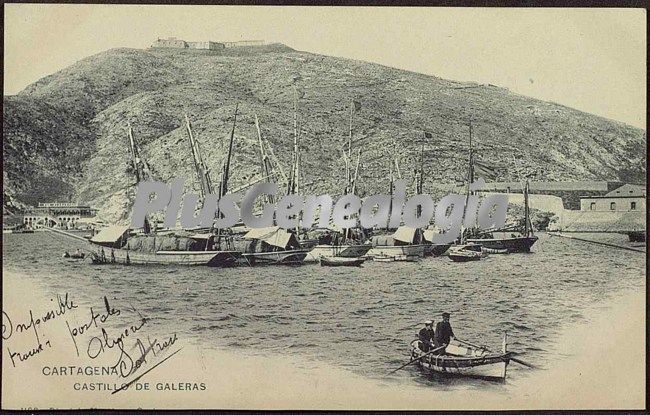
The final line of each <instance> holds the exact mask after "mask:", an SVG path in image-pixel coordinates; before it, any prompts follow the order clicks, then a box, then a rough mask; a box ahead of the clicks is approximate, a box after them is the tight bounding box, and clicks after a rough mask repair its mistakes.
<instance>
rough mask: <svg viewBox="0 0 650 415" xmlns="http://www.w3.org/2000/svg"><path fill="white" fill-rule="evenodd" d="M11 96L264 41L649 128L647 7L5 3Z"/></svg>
mask: <svg viewBox="0 0 650 415" xmlns="http://www.w3.org/2000/svg"><path fill="white" fill-rule="evenodd" d="M4 9H5V27H4V42H5V43H4V45H5V50H4V54H5V55H4V94H5V95H11V94H15V93H17V92H19V91H21V90H22V89H23V88H25V87H26V86H27V85H29V84H31V83H32V82H35V81H37V80H38V79H40V78H42V77H43V76H46V75H49V74H51V73H54V72H56V71H58V70H60V69H63V68H65V67H67V66H69V65H71V64H73V63H74V62H76V61H78V60H80V59H82V58H84V57H86V56H90V55H93V54H95V53H99V52H102V51H104V50H107V49H111V48H115V47H132V48H146V47H148V46H149V45H151V43H152V42H153V41H154V40H156V39H157V38H159V37H169V36H175V37H178V38H181V39H184V40H189V41H199V40H214V41H219V40H224V41H232V40H243V39H261V40H265V41H266V42H280V43H284V44H286V45H288V46H290V47H292V48H294V49H298V50H302V51H307V52H312V53H319V54H324V55H331V56H339V57H344V58H351V59H358V60H364V61H369V62H376V63H380V64H382V65H387V66H391V67H396V68H400V69H406V70H410V71H414V72H420V73H424V74H427V75H435V76H438V77H441V78H446V79H452V80H456V81H476V82H479V83H490V84H494V85H498V86H501V87H505V88H508V89H510V90H511V91H513V92H516V93H519V94H522V95H527V96H531V97H535V98H538V99H542V100H545V101H552V102H556V103H559V104H562V105H566V106H569V107H573V108H576V109H579V110H582V111H586V112H590V113H593V114H597V115H600V116H603V117H606V118H610V119H613V120H617V121H621V122H624V123H627V124H630V125H633V126H635V127H639V128H644V129H645V125H646V119H645V113H646V16H645V13H646V12H645V10H643V9H545V8H529V9H503V8H486V9H484V8H419V7H409V8H398V7H324V6H323V7H321V6H318V7H314V6H312V7H286V6H262V7H258V6H255V7H250V6H198V5H196V6H188V5H184V6H165V5H153V6H151V5H147V6H141V5H56V4H36V5H30V4H5V5H4Z"/></svg>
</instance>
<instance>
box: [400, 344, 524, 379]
mask: <svg viewBox="0 0 650 415" xmlns="http://www.w3.org/2000/svg"><path fill="white" fill-rule="evenodd" d="M418 343H419V341H418V340H413V341H412V342H411V361H414V360H418V361H417V362H416V363H417V365H419V366H420V367H421V368H422V369H424V370H425V371H427V372H429V373H433V372H436V373H442V374H449V375H456V376H467V377H475V378H481V379H486V380H505V378H506V375H507V368H508V363H509V362H510V359H511V356H512V353H511V352H507V351H506V345H505V341H504V346H503V350H502V352H501V353H494V352H490V351H488V350H487V349H485V348H474V347H466V346H463V345H461V344H460V343H457V342H453V341H452V343H450V344H449V345H448V346H447V347H446V349H445V353H442V354H434V353H431V354H428V353H426V352H424V351H422V349H420V348H419V347H418Z"/></svg>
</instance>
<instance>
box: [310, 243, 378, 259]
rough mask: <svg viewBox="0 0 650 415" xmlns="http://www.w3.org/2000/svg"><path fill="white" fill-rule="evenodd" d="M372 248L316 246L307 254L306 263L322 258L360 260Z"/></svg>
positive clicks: (362, 246)
mask: <svg viewBox="0 0 650 415" xmlns="http://www.w3.org/2000/svg"><path fill="white" fill-rule="evenodd" d="M371 248H372V246H370V245H316V246H315V247H313V248H312V250H311V251H309V252H308V253H307V256H306V257H305V262H318V261H319V260H320V259H321V258H338V257H340V258H359V257H362V256H365V255H366V254H367V253H368V251H369V250H370V249H371Z"/></svg>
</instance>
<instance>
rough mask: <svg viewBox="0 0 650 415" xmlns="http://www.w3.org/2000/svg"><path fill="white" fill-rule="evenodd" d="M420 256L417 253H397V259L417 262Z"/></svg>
mask: <svg viewBox="0 0 650 415" xmlns="http://www.w3.org/2000/svg"><path fill="white" fill-rule="evenodd" d="M419 260H420V257H419V256H417V255H395V261H403V262H417V261H419Z"/></svg>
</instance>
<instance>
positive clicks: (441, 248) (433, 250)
mask: <svg viewBox="0 0 650 415" xmlns="http://www.w3.org/2000/svg"><path fill="white" fill-rule="evenodd" d="M450 246H451V244H430V245H429V246H428V247H427V248H426V249H425V251H424V255H425V256H440V255H443V254H444V253H445V252H447V250H448V249H449V247H450Z"/></svg>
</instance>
